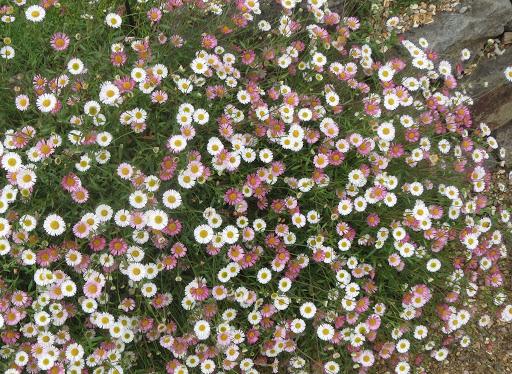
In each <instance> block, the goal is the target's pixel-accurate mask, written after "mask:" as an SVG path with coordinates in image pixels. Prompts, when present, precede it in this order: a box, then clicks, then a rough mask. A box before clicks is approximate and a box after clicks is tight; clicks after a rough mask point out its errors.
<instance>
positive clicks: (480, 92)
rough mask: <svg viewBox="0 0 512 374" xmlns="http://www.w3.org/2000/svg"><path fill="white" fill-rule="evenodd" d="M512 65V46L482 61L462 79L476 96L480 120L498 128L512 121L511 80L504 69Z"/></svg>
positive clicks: (476, 117) (471, 94)
mask: <svg viewBox="0 0 512 374" xmlns="http://www.w3.org/2000/svg"><path fill="white" fill-rule="evenodd" d="M510 65H512V48H508V49H506V50H505V53H504V54H502V55H501V56H497V57H496V58H494V59H486V60H483V61H481V62H480V63H479V65H478V67H477V68H476V69H475V71H474V72H473V73H472V74H471V75H470V76H468V77H467V78H466V79H465V81H463V84H464V86H465V87H466V89H467V92H468V94H469V95H470V96H471V97H472V98H473V101H474V105H473V114H474V117H475V118H474V119H475V121H477V122H485V123H487V124H488V125H489V126H490V127H491V128H492V129H498V128H500V127H502V126H504V125H506V124H508V123H510V122H512V83H510V82H509V81H508V80H507V79H506V78H505V74H504V71H505V69H506V68H507V66H510Z"/></svg>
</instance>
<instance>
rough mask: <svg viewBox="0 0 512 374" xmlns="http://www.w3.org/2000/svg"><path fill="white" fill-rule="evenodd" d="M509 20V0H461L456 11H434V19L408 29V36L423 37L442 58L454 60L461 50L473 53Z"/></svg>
mask: <svg viewBox="0 0 512 374" xmlns="http://www.w3.org/2000/svg"><path fill="white" fill-rule="evenodd" d="M511 21H512V3H511V1H510V0H464V1H462V2H461V3H460V4H459V6H458V9H457V11H455V12H451V13H440V14H437V15H436V17H435V18H434V22H432V23H430V24H428V25H424V26H422V27H420V28H417V29H414V30H411V31H409V32H408V33H407V37H408V38H410V39H411V40H417V39H418V38H420V37H424V38H425V39H427V40H428V41H429V43H430V46H431V48H432V49H434V50H435V51H437V52H438V53H439V54H440V56H441V57H442V58H444V59H448V60H457V59H458V58H459V56H460V51H461V49H463V48H468V49H470V50H471V51H472V52H473V53H476V52H477V51H478V50H480V49H482V47H483V46H484V44H485V42H486V41H487V40H488V39H489V38H495V37H497V36H499V35H501V34H503V33H504V32H505V25H508V24H509V23H510V22H511Z"/></svg>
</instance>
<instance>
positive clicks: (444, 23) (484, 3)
mask: <svg viewBox="0 0 512 374" xmlns="http://www.w3.org/2000/svg"><path fill="white" fill-rule="evenodd" d="M511 30H512V0H463V1H461V3H460V4H459V5H458V7H457V9H456V10H455V11H454V12H450V13H440V14H437V15H436V17H435V18H434V22H432V23H430V24H428V25H423V26H421V27H419V28H417V29H413V30H410V31H408V32H406V34H405V36H406V38H407V39H410V40H412V41H417V40H418V39H419V38H420V37H424V38H426V39H427V40H428V41H429V44H430V47H431V48H432V49H433V50H435V51H436V52H437V53H438V54H439V56H440V58H442V59H446V60H448V61H450V62H452V63H456V62H458V61H459V58H460V51H461V50H462V49H463V48H468V49H469V50H470V51H471V52H472V54H473V56H474V57H473V60H472V61H471V63H472V64H473V70H472V71H471V72H470V75H468V76H467V77H465V78H464V79H463V81H462V84H463V86H464V87H465V88H466V90H467V92H468V93H469V95H471V97H473V98H474V108H473V109H474V111H473V112H474V115H475V121H477V122H485V123H487V124H488V125H489V126H490V127H491V128H492V129H493V130H495V135H496V138H497V139H498V142H499V144H500V145H501V146H503V147H505V149H507V153H508V155H507V158H506V164H507V165H508V166H512V84H510V82H508V81H507V80H506V79H505V77H504V75H503V72H504V70H505V68H506V67H507V66H510V65H512V41H511V38H512V34H511V33H510V31H511ZM489 40H491V41H492V43H489ZM496 41H497V42H496ZM500 43H501V44H500ZM489 50H491V53H489Z"/></svg>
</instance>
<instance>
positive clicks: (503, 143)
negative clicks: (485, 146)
mask: <svg viewBox="0 0 512 374" xmlns="http://www.w3.org/2000/svg"><path fill="white" fill-rule="evenodd" d="M494 136H495V137H496V140H497V141H498V144H499V145H500V147H503V148H505V149H506V152H507V153H506V155H505V166H507V167H510V166H512V122H511V123H509V124H507V125H505V126H503V127H501V128H499V129H498V130H496V131H495V132H494Z"/></svg>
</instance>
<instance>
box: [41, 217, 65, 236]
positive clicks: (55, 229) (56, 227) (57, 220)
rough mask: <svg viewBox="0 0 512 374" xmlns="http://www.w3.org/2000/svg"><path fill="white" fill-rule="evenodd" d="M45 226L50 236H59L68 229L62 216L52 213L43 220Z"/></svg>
mask: <svg viewBox="0 0 512 374" xmlns="http://www.w3.org/2000/svg"><path fill="white" fill-rule="evenodd" d="M43 228H44V230H45V231H46V233H47V234H48V235H50V236H59V235H62V234H63V233H64V231H65V230H66V223H65V222H64V220H63V219H62V217H61V216H59V215H57V214H50V215H48V216H47V217H46V219H45V220H44V222H43Z"/></svg>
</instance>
